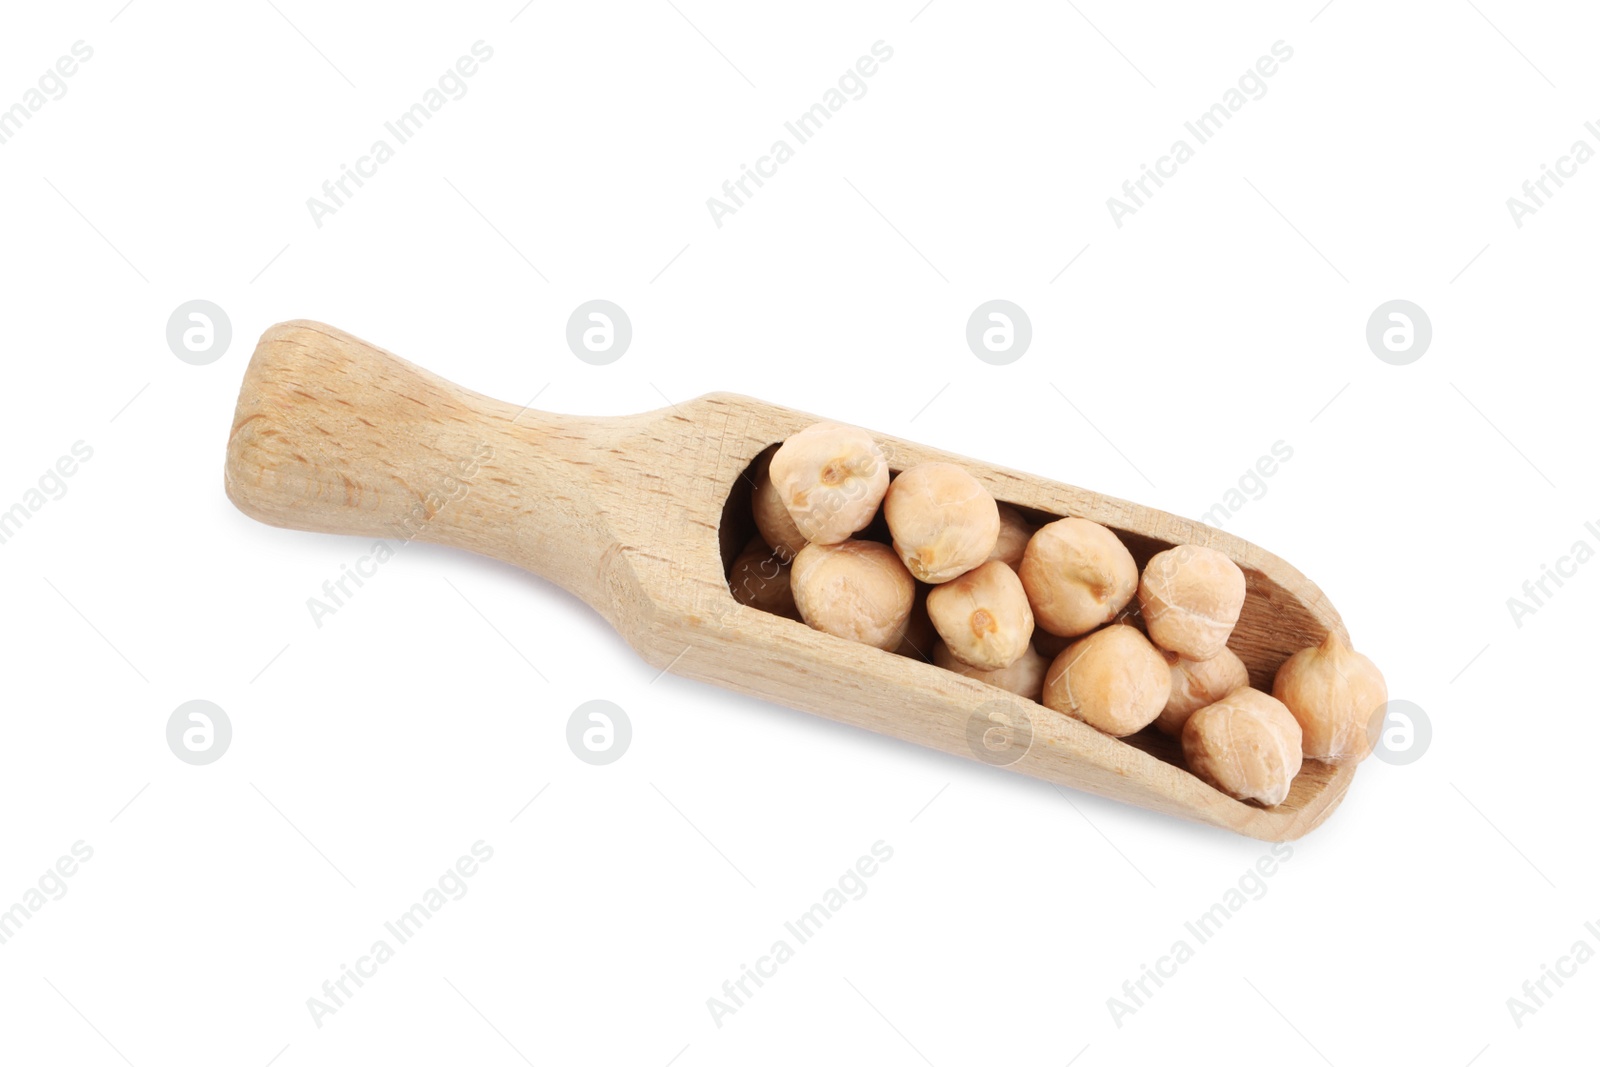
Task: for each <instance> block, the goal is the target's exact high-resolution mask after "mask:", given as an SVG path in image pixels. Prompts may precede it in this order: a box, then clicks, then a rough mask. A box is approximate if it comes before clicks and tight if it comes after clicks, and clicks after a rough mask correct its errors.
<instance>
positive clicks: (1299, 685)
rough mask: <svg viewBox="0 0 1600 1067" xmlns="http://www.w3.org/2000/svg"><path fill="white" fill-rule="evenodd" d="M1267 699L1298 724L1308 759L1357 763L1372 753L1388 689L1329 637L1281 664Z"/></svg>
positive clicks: (1361, 659) (1364, 662)
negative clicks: (1271, 698) (1273, 700)
mask: <svg viewBox="0 0 1600 1067" xmlns="http://www.w3.org/2000/svg"><path fill="white" fill-rule="evenodd" d="M1272 695H1273V696H1275V697H1277V698H1278V699H1279V700H1281V701H1283V703H1284V704H1285V705H1286V706H1287V707H1288V708H1289V711H1290V713H1291V714H1292V715H1294V717H1295V721H1297V722H1298V723H1299V724H1300V729H1301V730H1302V732H1303V749H1302V750H1303V751H1304V752H1305V754H1306V757H1307V758H1308V759H1315V760H1322V761H1323V762H1325V763H1352V762H1354V763H1359V762H1360V761H1361V760H1364V759H1366V758H1367V756H1369V755H1370V754H1371V753H1372V746H1373V743H1374V742H1375V741H1376V740H1377V734H1378V729H1379V727H1380V723H1379V722H1378V721H1377V720H1378V717H1379V715H1380V712H1381V710H1382V709H1383V707H1384V705H1385V704H1387V703H1388V701H1389V686H1388V684H1387V683H1386V682H1384V680H1383V674H1382V672H1381V671H1379V670H1378V667H1377V665H1376V664H1374V663H1373V662H1372V661H1371V660H1370V659H1368V658H1367V657H1365V656H1363V655H1362V654H1361V653H1359V652H1357V651H1356V650H1355V649H1353V648H1351V647H1350V644H1349V642H1347V641H1345V640H1344V639H1343V638H1342V637H1339V636H1338V635H1336V634H1334V633H1332V632H1330V633H1329V634H1328V636H1327V637H1326V638H1325V639H1324V640H1323V642H1322V643H1321V644H1320V645H1317V646H1316V647H1314V648H1303V649H1301V650H1300V651H1299V652H1296V653H1295V654H1294V655H1292V656H1290V657H1289V658H1288V659H1286V660H1284V661H1283V666H1281V667H1279V668H1278V676H1277V678H1276V679H1274V680H1273V683H1272Z"/></svg>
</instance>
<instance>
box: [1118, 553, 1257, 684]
mask: <svg viewBox="0 0 1600 1067" xmlns="http://www.w3.org/2000/svg"><path fill="white" fill-rule="evenodd" d="M1244 595H1245V582H1244V571H1242V570H1240V569H1239V565H1238V564H1237V563H1235V562H1233V560H1231V559H1229V558H1228V557H1227V556H1225V555H1223V554H1222V553H1221V552H1218V551H1217V550H1216V549H1214V548H1205V547H1204V546H1201V545H1178V546H1177V547H1176V548H1169V549H1167V550H1166V551H1165V552H1157V553H1156V554H1155V555H1154V556H1151V557H1150V562H1149V563H1147V564H1145V567H1144V576H1143V577H1142V578H1140V579H1139V609H1140V611H1141V613H1142V614H1143V615H1144V624H1145V628H1146V629H1147V630H1149V632H1150V640H1152V641H1154V642H1155V643H1156V644H1158V645H1160V646H1161V647H1162V648H1164V649H1166V650H1167V651H1168V652H1176V653H1177V654H1178V655H1180V656H1183V657H1185V658H1187V659H1210V658H1211V657H1212V656H1216V655H1220V654H1221V652H1222V650H1223V649H1224V648H1226V647H1227V645H1228V637H1229V635H1230V634H1232V633H1233V626H1234V624H1235V623H1236V622H1238V621H1239V612H1240V610H1242V609H1243V607H1244Z"/></svg>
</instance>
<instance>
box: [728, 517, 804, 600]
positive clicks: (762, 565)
mask: <svg viewBox="0 0 1600 1067" xmlns="http://www.w3.org/2000/svg"><path fill="white" fill-rule="evenodd" d="M728 588H729V589H730V590H731V591H732V593H733V599H735V600H737V601H738V602H739V603H741V604H748V605H749V606H750V607H753V608H759V609H761V610H762V611H770V612H772V613H773V614H774V615H782V616H784V617H785V618H790V619H798V618H800V611H799V609H798V608H796V607H795V606H794V592H793V590H791V589H790V588H789V564H788V563H786V562H784V559H783V557H782V556H780V555H779V554H778V553H777V552H776V551H775V550H774V549H772V548H769V547H768V546H767V543H766V542H765V541H763V540H761V538H759V537H752V538H751V539H750V543H749V544H747V545H745V546H744V551H742V552H740V553H739V555H738V557H737V558H735V559H734V561H733V566H732V567H731V568H730V569H729V571H728Z"/></svg>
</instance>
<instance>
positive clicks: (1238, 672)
mask: <svg viewBox="0 0 1600 1067" xmlns="http://www.w3.org/2000/svg"><path fill="white" fill-rule="evenodd" d="M1164 654H1165V656H1166V658H1167V662H1168V663H1169V664H1171V668H1172V695H1171V696H1169V697H1167V706H1166V707H1164V708H1162V709H1161V715H1160V717H1159V718H1157V719H1156V728H1157V729H1159V730H1160V731H1161V732H1162V733H1164V734H1171V735H1172V736H1173V737H1177V736H1178V735H1179V734H1181V733H1183V724H1184V723H1186V722H1188V721H1189V716H1191V715H1193V714H1194V713H1195V712H1197V711H1199V710H1200V709H1201V708H1203V707H1205V706H1206V705H1207V704H1215V703H1216V702H1217V701H1219V700H1221V699H1222V698H1223V697H1225V696H1227V695H1228V694H1229V693H1231V692H1233V691H1234V690H1235V689H1243V688H1245V687H1246V686H1248V685H1249V684H1250V671H1249V670H1248V669H1247V668H1246V667H1245V665H1244V660H1242V659H1240V658H1239V657H1238V656H1237V655H1235V654H1234V651H1233V649H1231V648H1225V649H1223V650H1222V651H1221V652H1219V653H1217V654H1216V655H1215V656H1212V657H1211V658H1210V659H1184V658H1183V657H1182V656H1180V655H1178V654H1177V653H1176V652H1167V653H1164Z"/></svg>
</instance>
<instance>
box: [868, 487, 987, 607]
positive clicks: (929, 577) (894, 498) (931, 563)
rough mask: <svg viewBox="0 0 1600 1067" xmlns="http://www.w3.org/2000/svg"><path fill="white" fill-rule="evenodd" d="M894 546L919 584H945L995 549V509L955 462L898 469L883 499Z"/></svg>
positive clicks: (981, 560) (980, 488)
mask: <svg viewBox="0 0 1600 1067" xmlns="http://www.w3.org/2000/svg"><path fill="white" fill-rule="evenodd" d="M883 517H884V519H885V520H887V521H888V523H889V535H890V537H892V538H893V539H894V550H895V552H897V553H899V555H900V559H901V560H902V561H903V562H904V563H905V565H906V568H907V569H908V570H910V571H911V573H912V574H913V575H915V576H916V577H917V580H918V581H923V582H932V583H935V584H937V583H939V582H947V581H949V580H950V579H951V578H954V577H956V576H957V575H960V574H964V573H966V572H967V571H969V570H971V569H972V568H974V567H976V566H977V565H978V564H980V563H982V562H983V561H984V560H986V559H988V558H989V553H991V552H993V551H994V546H995V542H996V541H997V540H998V539H999V537H1000V509H999V507H998V506H997V505H996V504H995V502H994V497H992V496H990V495H989V491H988V490H987V489H985V488H984V487H983V486H982V485H981V484H980V483H979V482H978V479H976V478H974V477H973V476H972V475H970V474H968V473H967V472H966V471H964V470H962V469H961V468H960V467H958V466H956V465H955V464H954V463H919V464H917V465H916V466H915V467H911V468H909V469H907V470H904V471H901V472H900V474H899V476H898V477H896V478H895V480H894V481H893V482H891V483H890V484H889V492H888V493H887V495H885V496H884V498H883Z"/></svg>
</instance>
